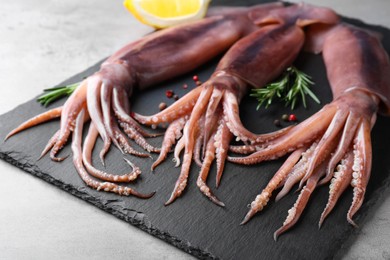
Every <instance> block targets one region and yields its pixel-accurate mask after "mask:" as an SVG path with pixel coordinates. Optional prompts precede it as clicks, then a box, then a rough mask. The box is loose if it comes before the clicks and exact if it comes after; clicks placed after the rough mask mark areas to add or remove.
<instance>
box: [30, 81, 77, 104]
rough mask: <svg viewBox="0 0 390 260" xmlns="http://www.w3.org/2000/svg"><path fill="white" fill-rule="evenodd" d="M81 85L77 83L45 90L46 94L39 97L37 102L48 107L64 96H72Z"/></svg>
mask: <svg viewBox="0 0 390 260" xmlns="http://www.w3.org/2000/svg"><path fill="white" fill-rule="evenodd" d="M79 85H80V82H77V83H74V84H70V85H66V86H60V87H54V88H48V89H44V90H43V92H44V93H43V94H42V95H41V96H39V97H38V99H37V100H38V102H39V103H41V104H42V105H44V106H47V105H49V104H50V103H52V102H53V101H55V100H57V99H59V98H62V97H64V96H70V94H72V93H73V91H74V90H75V89H76V88H77V87H78V86H79Z"/></svg>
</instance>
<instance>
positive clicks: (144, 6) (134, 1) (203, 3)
mask: <svg viewBox="0 0 390 260" xmlns="http://www.w3.org/2000/svg"><path fill="white" fill-rule="evenodd" d="M210 1H211V0H125V1H124V2H123V5H124V6H125V7H126V8H127V9H128V10H129V11H130V12H131V13H132V14H133V15H134V16H135V17H136V18H137V19H138V20H140V21H141V22H142V23H144V24H147V25H151V26H153V27H155V28H166V27H170V26H174V25H178V24H182V23H186V22H190V21H195V20H199V19H201V18H203V17H204V16H205V14H206V11H207V8H208V5H209V3H210Z"/></svg>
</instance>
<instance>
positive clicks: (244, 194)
mask: <svg viewBox="0 0 390 260" xmlns="http://www.w3.org/2000/svg"><path fill="white" fill-rule="evenodd" d="M216 2H217V1H216ZM231 2H233V1H231ZM256 2H257V1H256ZM236 3H237V2H236ZM240 3H242V2H240ZM248 4H251V3H249V2H248ZM346 20H348V21H349V22H352V23H354V24H358V25H363V26H364V27H369V28H371V29H375V30H377V31H380V32H381V33H382V34H383V36H384V38H383V43H384V46H385V48H386V49H387V51H388V52H390V31H389V30H387V29H384V28H381V27H371V26H366V25H364V24H362V23H361V22H359V21H355V20H351V19H346ZM216 63H217V60H214V61H213V62H210V63H209V64H207V65H205V66H203V67H202V68H201V69H199V70H197V71H194V72H192V73H190V74H187V75H184V76H183V77H180V78H178V79H174V80H172V81H169V82H167V83H164V84H161V85H160V86H156V88H154V89H152V90H148V91H144V92H142V93H136V95H135V96H134V98H133V109H134V110H135V111H136V112H139V113H142V114H152V113H155V112H157V110H158V104H159V103H160V102H161V101H164V102H167V103H171V102H172V100H168V99H167V98H166V97H165V90H167V89H173V90H174V91H175V93H177V94H178V95H179V96H183V94H184V93H187V92H188V91H189V90H190V89H192V88H193V87H194V84H193V82H192V75H194V74H197V75H199V78H200V79H201V80H203V81H205V80H206V79H207V78H208V76H209V75H210V74H211V73H212V72H213V69H214V67H215V65H216ZM98 66H99V64H97V65H95V66H93V67H91V68H90V69H88V70H86V71H84V72H82V73H81V74H79V75H76V76H75V77H73V78H71V79H69V80H67V81H65V82H64V83H71V82H75V81H78V80H80V79H82V78H83V77H85V76H88V75H90V74H91V73H92V72H94V71H96V70H97V69H98ZM296 66H297V67H299V68H300V69H302V70H304V71H305V72H306V73H308V74H309V75H311V76H312V77H313V79H314V81H315V82H316V87H315V89H314V91H315V93H316V94H317V96H319V97H320V99H321V101H322V102H323V104H325V103H327V102H329V101H330V100H331V92H330V89H329V85H328V82H327V79H326V73H325V68H324V65H323V62H322V59H321V57H320V56H315V55H310V54H302V55H300V57H299V59H298V60H297V61H296ZM185 83H186V84H188V85H189V86H190V87H189V89H187V90H185V89H183V88H182V85H183V84H185ZM62 102H63V101H62ZM59 104H61V102H60V101H59V102H57V103H56V104H53V105H52V106H51V107H54V106H58V105H59ZM151 104H152V105H151ZM255 107H256V102H255V100H254V99H252V98H249V97H246V98H244V100H243V101H242V105H241V107H240V109H241V116H242V119H243V122H244V124H245V125H246V126H247V127H248V128H249V129H250V130H252V131H254V132H257V133H263V132H269V131H273V130H277V128H276V127H275V126H274V125H273V120H274V119H275V118H278V117H280V116H281V115H282V114H284V113H289V110H288V109H287V108H284V107H283V106H282V105H281V104H275V105H273V106H271V107H270V108H269V109H267V110H264V109H261V110H260V111H256V109H255ZM320 108H321V105H317V104H315V103H314V102H311V101H309V104H308V109H307V110H305V109H303V108H302V107H299V108H298V109H297V110H296V111H295V112H294V113H295V114H296V115H297V117H298V119H299V120H300V121H302V120H304V119H305V118H307V117H309V116H310V115H312V114H313V113H315V112H316V111H318V110H319V109H320ZM43 111H45V108H43V107H42V106H40V105H39V104H38V103H37V102H36V101H35V99H34V100H31V101H30V102H27V103H25V104H22V105H20V106H18V107H17V108H15V109H14V110H12V111H10V112H8V113H7V114H4V115H2V116H1V117H0V122H7V124H4V123H2V124H1V126H0V139H2V138H4V137H5V135H6V134H7V133H8V132H9V131H10V130H11V129H12V128H14V127H15V126H17V125H18V124H19V123H20V122H22V121H24V120H25V119H27V118H30V117H32V116H34V115H36V114H38V113H40V112H43ZM58 125H59V123H58V121H53V122H50V123H47V124H45V125H41V126H37V127H35V128H33V129H30V130H28V131H26V132H24V133H22V134H19V135H18V136H17V137H14V138H11V139H10V140H8V141H7V142H5V143H2V144H1V145H0V157H1V158H2V159H4V160H6V161H8V162H10V163H12V164H13V165H15V166H17V167H19V168H21V169H23V170H25V171H27V172H29V173H31V174H33V175H35V176H37V177H39V178H41V179H43V180H45V181H47V182H49V183H51V184H54V185H56V186H57V187H59V188H61V189H63V190H65V191H67V192H69V193H71V194H73V195H75V196H77V197H79V198H81V199H83V200H85V201H88V202H90V203H92V204H94V205H95V206H97V207H99V208H101V209H103V210H104V211H107V212H109V213H111V214H113V215H115V216H116V217H118V218H120V219H123V220H125V221H127V222H128V223H130V224H132V225H135V226H137V227H139V228H141V229H142V230H145V231H146V232H148V233H150V234H152V235H154V236H156V237H159V238H161V239H163V240H165V241H167V242H169V243H171V244H173V245H174V246H176V247H178V248H180V249H182V250H184V251H186V252H188V253H190V254H192V255H194V256H197V257H199V258H221V259H286V258H290V259H311V258H313V257H316V258H317V259H327V258H332V257H334V256H335V255H337V256H340V249H341V248H343V244H344V242H345V241H346V240H347V238H350V237H351V236H353V233H354V229H353V228H352V227H351V226H350V225H349V224H348V223H347V221H346V213H347V210H348V208H349V205H350V203H351V199H352V192H351V190H349V191H348V192H346V193H345V194H344V195H343V196H342V197H341V199H340V202H339V203H338V205H337V206H336V208H335V210H334V212H333V213H332V214H331V215H330V216H329V218H328V219H327V220H326V222H325V224H324V226H323V227H322V229H321V230H318V227H317V224H318V220H319V217H320V214H321V212H322V210H323V208H324V207H325V204H326V201H327V197H328V188H327V187H321V188H319V189H318V190H317V191H315V192H314V194H313V196H312V198H311V200H310V203H309V205H308V206H307V209H306V210H305V212H304V214H303V216H302V218H301V220H300V221H299V222H298V224H297V225H296V227H294V228H293V229H292V230H291V231H289V232H287V233H286V234H284V235H283V236H281V237H280V238H279V240H278V242H275V241H274V240H273V232H274V231H275V230H276V229H277V228H278V227H280V226H281V224H282V223H283V221H284V219H285V217H286V216H287V210H288V209H290V207H291V206H292V205H293V204H294V202H295V200H296V198H297V194H294V193H291V194H289V195H288V196H286V198H284V199H283V200H281V201H280V202H278V203H274V202H271V203H270V204H269V206H268V207H267V208H266V209H265V210H264V211H263V212H262V213H260V214H258V215H257V216H256V217H254V218H253V220H252V221H251V222H249V223H248V224H247V225H245V226H240V225H239V223H240V221H241V220H242V218H243V216H244V215H245V214H246V212H247V210H248V208H247V204H249V203H250V202H251V201H252V200H253V199H254V197H255V196H256V195H257V194H258V192H259V191H261V189H262V188H263V187H264V186H265V185H266V183H267V182H268V180H269V179H270V178H271V177H272V175H273V173H275V172H276V170H277V169H278V167H279V166H280V165H281V163H282V162H283V160H277V161H273V162H266V163H263V164H261V165H254V166H238V165H233V164H230V163H227V165H226V169H225V173H224V176H223V178H222V183H221V187H220V188H219V189H215V188H214V191H215V193H216V195H217V196H218V197H219V198H220V199H221V200H222V201H223V202H224V203H225V204H226V207H225V208H220V207H217V206H215V205H214V204H212V203H211V202H210V201H209V200H208V199H206V198H205V197H204V196H203V195H202V194H201V193H200V192H199V191H198V189H197V187H196V184H195V181H196V177H197V173H198V170H199V168H198V167H197V166H194V167H192V169H191V174H190V179H189V182H188V183H189V185H188V187H187V188H186V191H185V192H184V194H183V196H182V197H181V198H179V199H178V200H177V201H176V202H175V203H173V204H172V205H170V206H168V207H165V206H164V202H165V201H166V200H167V199H168V198H169V195H170V192H171V191H172V189H173V187H174V183H175V181H176V178H177V176H178V174H179V171H180V170H179V168H174V167H173V163H172V161H171V159H172V156H171V157H169V158H168V160H167V161H166V162H165V163H163V164H162V165H161V166H160V167H158V168H157V170H156V171H155V173H154V174H152V173H151V172H150V171H149V169H150V165H151V164H152V160H150V159H140V158H136V157H132V156H126V157H127V158H129V159H131V160H132V161H133V162H134V163H136V164H137V165H139V166H141V169H142V171H143V174H142V175H141V178H140V179H139V180H138V181H136V182H135V183H134V184H130V186H131V187H134V188H136V189H137V190H139V191H143V192H149V191H157V193H156V195H155V196H154V197H153V198H151V199H149V200H140V199H136V198H133V197H121V196H117V195H114V194H108V193H105V192H97V191H95V190H92V189H89V188H88V187H86V186H85V184H84V183H83V182H82V181H81V179H80V178H79V177H78V175H77V172H76V171H75V169H74V167H73V164H72V160H71V159H67V160H65V161H64V162H62V163H55V162H52V161H50V160H49V159H48V158H47V157H45V158H43V159H42V160H40V161H37V160H36V159H37V158H38V156H39V153H40V151H41V150H42V149H43V147H44V146H45V144H46V142H47V140H48V138H49V136H51V135H52V134H53V133H54V132H55V131H56V130H57V129H58ZM389 131H390V119H389V118H383V117H380V116H379V118H378V121H377V123H376V125H375V127H374V129H373V131H372V137H373V156H374V161H373V169H372V177H371V180H370V183H369V185H368V189H367V194H366V199H365V203H364V204H363V207H362V209H361V210H360V211H359V213H358V214H357V215H356V218H355V220H356V221H357V223H358V224H359V225H363V224H364V217H365V216H366V215H367V213H368V212H369V210H370V209H371V208H372V206H373V205H374V204H375V202H376V201H377V200H378V197H379V196H380V194H381V191H382V190H383V189H386V188H388V187H389V182H390V178H389V172H390V165H389V164H388V163H387V159H388V158H390V148H389V147H390V139H389V138H387V134H386V133H388V132H389ZM152 142H153V143H154V144H160V143H161V138H156V139H154V140H152ZM101 146H102V143H101V142H100V141H99V142H98V145H97V147H96V148H97V149H96V151H99V150H100V149H99V148H100V147H101ZM62 154H70V147H69V146H67V147H66V148H65V149H64V151H63V152H62ZM95 157H96V160H95V164H96V165H97V166H99V165H100V164H99V161H98V160H97V154H96V156H95ZM122 157H123V156H122V155H121V153H120V152H119V151H118V150H117V149H111V151H110V152H109V154H108V156H107V159H106V163H107V170H109V171H114V172H125V171H126V170H127V169H128V168H127V166H126V165H125V163H124V162H123V160H122ZM154 158H156V156H154ZM214 183H215V168H214V166H213V168H212V170H211V174H210V176H209V184H210V186H211V187H212V188H213V187H214Z"/></svg>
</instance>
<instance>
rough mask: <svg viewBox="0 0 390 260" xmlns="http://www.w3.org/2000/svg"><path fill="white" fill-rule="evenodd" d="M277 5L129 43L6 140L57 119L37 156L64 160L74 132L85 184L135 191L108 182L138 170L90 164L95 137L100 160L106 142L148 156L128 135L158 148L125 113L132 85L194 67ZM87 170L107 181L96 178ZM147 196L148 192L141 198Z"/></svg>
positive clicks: (233, 11)
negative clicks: (120, 170)
mask: <svg viewBox="0 0 390 260" xmlns="http://www.w3.org/2000/svg"><path fill="white" fill-rule="evenodd" d="M281 7H282V4H281V3H274V4H266V5H258V6H254V7H250V8H224V9H221V10H220V11H216V10H214V11H212V12H211V13H210V15H211V16H210V17H208V18H205V19H203V20H201V21H198V22H194V23H190V24H186V25H182V26H177V27H174V28H170V29H166V30H163V31H159V32H156V33H153V34H150V35H148V36H146V37H144V38H142V39H140V40H138V41H136V42H133V43H130V44H129V45H127V46H125V47H124V48H122V49H120V50H119V51H118V52H116V53H115V54H114V55H112V56H111V57H110V58H108V59H107V60H106V61H105V62H104V63H103V64H102V65H101V68H100V70H99V71H98V72H96V73H95V74H94V75H92V76H90V77H88V78H87V79H85V80H84V81H83V82H82V83H81V84H80V86H79V87H78V88H77V89H76V90H75V92H74V93H73V94H72V95H71V96H70V97H69V99H68V100H67V101H66V103H65V104H64V106H62V107H58V108H54V109H51V110H49V111H47V112H45V113H43V114H41V115H38V116H36V117H34V118H32V119H30V120H28V121H26V122H24V123H23V124H22V125H20V126H19V127H17V128H16V129H14V130H13V131H12V132H11V133H10V134H9V135H8V136H7V137H6V139H7V138H9V137H10V136H12V135H14V134H16V133H18V132H20V131H22V130H24V129H27V128H29V127H32V126H35V125H37V124H40V123H43V122H46V121H48V120H51V119H53V118H58V117H60V118H61V125H60V129H59V130H58V131H57V132H56V133H55V134H54V136H53V137H52V138H51V139H50V140H49V142H48V144H47V146H46V148H45V149H44V151H43V153H42V155H41V156H43V155H44V154H46V153H47V152H49V151H50V157H51V158H52V160H54V161H62V160H64V159H65V158H61V157H57V153H58V152H59V151H60V150H61V149H62V147H63V146H64V145H65V144H66V142H67V140H68V137H69V136H70V134H71V133H72V132H73V141H72V150H73V160H74V164H75V167H76V169H77V171H78V173H79V174H80V176H81V177H82V178H83V180H84V181H85V182H86V183H87V185H89V186H91V187H93V188H96V189H102V190H105V191H109V192H114V193H118V194H121V195H128V194H133V195H139V194H136V193H135V192H133V191H132V190H128V189H127V188H123V187H120V186H118V185H117V184H114V183H113V182H128V181H131V180H134V179H135V178H136V177H137V176H138V175H139V173H140V170H139V168H137V167H135V166H133V165H132V164H130V165H131V166H132V167H133V171H132V172H131V173H129V174H125V175H122V176H118V175H115V174H110V173H106V172H103V171H101V170H98V169H96V168H94V167H93V165H92V158H91V156H92V150H93V147H94V144H95V141H96V139H97V137H98V136H100V137H101V138H102V139H103V142H104V147H103V149H102V151H101V152H100V158H101V160H102V162H103V164H104V156H105V154H106V153H107V152H108V150H109V148H110V146H111V143H114V144H115V146H116V147H118V148H119V149H120V150H121V151H122V152H123V153H128V154H133V155H137V156H143V157H146V156H149V155H148V154H146V153H141V152H139V151H137V150H136V149H134V148H133V147H131V145H130V142H129V140H128V138H130V139H133V140H134V141H135V142H136V143H137V144H138V145H140V146H141V147H142V148H144V149H145V150H146V151H148V152H159V151H160V150H159V149H158V148H156V147H153V146H151V145H150V144H148V143H147V142H146V140H145V137H151V136H153V135H152V134H149V133H147V132H145V131H144V130H143V129H142V128H141V127H140V126H139V125H138V123H137V122H136V121H134V119H133V118H131V117H130V115H129V114H130V103H129V98H130V96H131V95H132V91H133V89H134V88H135V87H138V88H139V89H141V90H142V89H145V88H147V87H150V86H153V85H154V84H156V83H157V82H161V81H164V80H167V79H170V78H172V77H175V76H177V75H180V74H183V73H185V72H189V71H191V70H193V69H194V68H196V67H198V66H199V65H201V64H203V63H205V62H206V61H208V60H210V59H211V58H213V57H215V56H216V55H218V54H220V53H222V52H224V51H226V50H227V49H228V48H229V47H230V46H231V45H232V44H233V43H235V42H236V41H237V40H238V39H240V38H242V37H243V36H245V35H247V34H249V33H251V32H252V31H254V30H256V29H257V28H258V27H257V26H256V25H255V24H254V23H253V21H252V19H257V18H259V17H262V16H264V15H266V14H267V13H268V11H269V10H272V9H275V8H281ZM89 118H91V121H92V122H91V124H90V129H89V132H88V135H87V137H86V140H85V143H84V147H83V149H82V144H81V135H82V131H83V129H82V128H83V125H84V122H86V121H88V120H89ZM88 173H89V174H91V175H93V176H94V177H96V178H98V179H101V180H103V181H106V182H99V181H96V180H94V179H92V178H91V177H90V176H89V174H88ZM150 196H151V194H149V195H148V196H142V197H150Z"/></svg>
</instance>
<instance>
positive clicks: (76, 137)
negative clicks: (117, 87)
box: [72, 111, 155, 199]
mask: <svg viewBox="0 0 390 260" xmlns="http://www.w3.org/2000/svg"><path fill="white" fill-rule="evenodd" d="M83 117H84V111H81V112H80V114H79V116H78V117H77V120H76V124H75V130H74V132H73V142H72V151H73V162H74V165H75V167H76V170H77V172H78V173H79V175H80V177H81V179H82V180H83V181H84V182H85V183H86V184H87V185H88V186H90V187H92V188H94V189H96V190H104V191H106V192H113V193H116V194H119V195H125V196H128V195H133V196H136V197H138V198H142V199H148V198H150V197H152V196H153V195H154V194H155V192H152V193H149V194H142V193H139V192H137V191H135V190H134V189H132V188H129V187H123V186H119V185H117V184H115V183H112V182H99V181H96V180H94V179H92V178H91V177H90V176H89V174H88V172H87V171H86V170H85V168H84V166H83V162H82V151H81V138H82V132H83V125H84V118H83Z"/></svg>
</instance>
